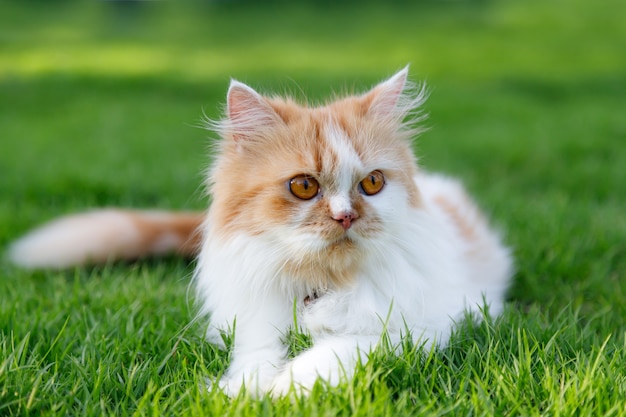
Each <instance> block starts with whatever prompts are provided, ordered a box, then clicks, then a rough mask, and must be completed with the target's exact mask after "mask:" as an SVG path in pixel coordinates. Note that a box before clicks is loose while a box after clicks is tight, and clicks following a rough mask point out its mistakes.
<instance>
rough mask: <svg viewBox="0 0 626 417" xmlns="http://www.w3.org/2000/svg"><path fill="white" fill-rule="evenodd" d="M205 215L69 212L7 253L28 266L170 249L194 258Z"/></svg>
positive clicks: (136, 255)
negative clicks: (71, 213) (69, 214)
mask: <svg viewBox="0 0 626 417" xmlns="http://www.w3.org/2000/svg"><path fill="white" fill-rule="evenodd" d="M204 218H205V216H204V214H202V213H169V212H161V211H135V210H117V209H105V210H98V211H93V212H88V213H84V214H77V215H71V216H67V217H62V218H59V219H57V220H53V221H52V222H50V223H48V224H45V225H43V226H41V227H40V228H38V229H35V230H33V231H32V232H30V233H29V234H27V235H26V236H24V237H22V238H21V239H19V240H18V241H16V242H15V243H14V244H13V245H12V246H11V247H10V248H9V257H10V258H11V260H12V261H13V262H14V263H16V264H18V265H21V266H23V267H27V268H67V267H71V266H75V265H84V264H92V263H104V262H108V261H114V260H134V259H138V258H142V257H146V256H155V255H165V254H168V253H178V254H180V255H182V256H185V257H193V256H194V255H195V254H196V253H197V251H198V249H199V242H200V232H199V227H200V225H201V224H202V222H203V221H204Z"/></svg>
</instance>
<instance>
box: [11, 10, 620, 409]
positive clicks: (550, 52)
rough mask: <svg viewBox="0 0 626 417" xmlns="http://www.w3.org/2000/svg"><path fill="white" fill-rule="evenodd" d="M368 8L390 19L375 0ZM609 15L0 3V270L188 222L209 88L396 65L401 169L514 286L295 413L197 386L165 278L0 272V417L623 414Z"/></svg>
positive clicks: (351, 74)
mask: <svg viewBox="0 0 626 417" xmlns="http://www.w3.org/2000/svg"><path fill="white" fill-rule="evenodd" d="M391 4H394V2H392V3H391ZM624 15H626V3H624V2H620V1H617V0H608V1H605V2H602V3H594V2H588V1H584V0H571V1H565V0H553V1H545V2H542V1H538V0H530V1H526V2H498V1H478V0H475V1H470V0H466V1H435V0H431V1H420V2H415V4H413V3H411V2H399V3H398V4H397V5H395V6H393V5H389V4H388V5H386V6H382V5H379V4H378V3H375V2H365V4H361V3H356V2H355V3H352V5H350V4H348V5H342V6H331V5H330V2H324V5H323V6H313V5H309V6H306V5H301V6H294V5H291V4H290V3H286V2H281V1H274V2H269V3H268V5H267V6H264V7H261V6H259V5H254V4H253V2H242V3H237V2H232V4H231V3H229V2H224V4H222V5H215V4H203V3H201V2H191V1H190V2H185V3H181V2H138V3H132V4H131V3H118V2H98V3H93V4H91V5H79V4H78V3H73V2H47V3H46V2H28V3H27V4H26V5H23V4H20V3H17V2H16V3H11V2H3V3H1V4H0V250H3V249H4V248H5V247H6V245H8V244H9V242H10V241H11V240H13V239H15V238H17V237H18V236H19V235H20V234H22V233H24V232H25V231H26V230H28V229H29V228H30V227H32V226H33V225H35V224H37V223H40V222H42V221H45V220H48V219H51V218H53V217H55V216H58V215H61V214H65V213H68V212H73V211H80V210H85V209H87V208H90V207H98V206H125V207H159V208H171V209H202V208H204V207H206V205H207V201H206V198H205V196H204V191H203V185H202V182H203V178H202V176H203V170H204V169H205V167H206V166H207V163H208V161H209V159H210V153H209V144H210V142H211V140H212V138H213V137H214V135H212V133H210V132H207V131H205V130H202V129H200V128H199V127H198V126H199V125H200V124H201V120H202V118H203V114H206V115H208V116H209V117H217V116H218V115H219V114H220V111H221V108H222V106H223V102H224V96H225V92H226V89H227V86H228V82H229V79H230V77H235V78H238V79H240V80H242V81H244V82H247V83H250V84H251V85H253V86H254V87H255V88H258V89H259V90H261V91H279V92H285V91H289V92H291V93H292V94H294V95H296V96H297V97H299V98H303V97H309V98H310V100H311V101H313V102H319V101H321V100H323V99H324V98H325V97H328V96H329V95H332V94H333V93H334V92H343V91H360V90H363V89H365V88H367V87H368V86H370V85H371V84H373V83H375V82H377V81H379V80H381V79H383V78H385V77H387V76H389V75H391V74H392V73H393V72H395V71H396V70H398V69H399V68H402V67H403V66H404V65H406V64H407V63H411V73H412V78H413V80H415V81H422V80H425V81H426V82H427V83H428V85H429V86H430V92H431V98H430V100H429V101H428V103H427V104H426V108H425V110H426V111H427V112H428V113H429V114H430V118H429V120H428V122H427V125H428V127H429V128H430V130H429V131H428V132H427V133H425V134H423V135H422V137H421V138H419V140H418V141H417V142H416V149H417V150H418V154H419V155H420V159H421V163H422V166H423V167H424V168H426V169H429V170H433V171H441V172H445V173H448V174H450V175H454V176H458V177H461V178H463V180H464V182H465V183H466V185H467V187H468V188H469V189H470V190H471V192H472V193H473V194H474V195H475V196H476V198H477V200H478V201H479V202H480V204H481V205H482V206H483V207H484V208H485V209H486V211H487V212H488V213H489V214H490V216H491V218H492V219H493V221H494V223H495V224H496V225H498V227H499V228H500V229H501V230H502V231H503V234H504V236H505V239H506V241H507V244H509V245H510V246H511V247H512V248H513V250H514V253H515V258H516V265H517V274H516V276H515V283H514V285H513V287H512V288H511V291H510V293H509V301H508V303H507V308H506V312H505V314H504V315H503V316H502V317H501V318H499V319H497V320H495V321H487V322H484V323H483V324H481V325H478V326H471V325H464V326H461V328H460V329H459V331H458V334H456V335H455V336H454V337H453V339H452V342H451V344H450V346H449V347H447V348H445V349H441V350H435V351H427V352H423V351H421V350H419V349H417V348H412V347H411V346H406V347H405V352H404V353H403V354H402V355H401V356H400V357H396V356H394V355H391V354H389V353H388V352H387V351H385V350H384V349H381V350H380V351H377V352H376V353H375V354H374V355H373V358H372V360H371V362H370V363H369V364H368V365H367V366H365V367H363V369H360V370H359V373H358V375H357V377H356V378H355V380H354V381H353V382H351V383H349V384H344V385H342V386H340V387H339V388H337V389H330V390H329V389H325V387H323V386H319V387H317V388H316V390H314V392H313V393H312V395H311V397H310V398H308V399H297V398H288V399H281V400H276V401H273V400H270V399H268V398H262V399H258V400H253V399H250V398H245V397H241V398H236V399H227V398H226V397H224V396H223V395H222V394H221V393H219V392H216V391H207V390H204V389H200V388H199V387H201V386H202V385H203V384H204V382H205V378H206V377H209V376H214V375H219V374H220V373H221V372H223V371H224V369H225V368H226V366H227V361H228V356H227V354H226V353H224V352H221V351H219V350H217V349H215V348H213V347H212V346H210V345H208V344H206V343H205V342H204V341H203V338H202V334H203V324H202V322H199V321H196V320H194V318H195V315H196V309H195V306H194V302H193V297H192V293H191V292H190V290H189V278H190V274H191V273H192V271H193V264H187V263H185V262H183V261H181V260H177V259H166V260H151V261H145V262H139V263H135V264H121V265H108V266H105V267H98V268H80V269H75V270H69V271H24V270H21V269H19V268H16V267H14V266H13V265H11V264H9V263H8V262H6V260H0V415H24V416H26V415H32V416H39V415H59V416H65V415H81V416H91V415H119V416H125V415H137V416H143V415H215V416H220V415H232V416H235V415H247V416H258V415H302V416H318V415H327V416H336V415H368V416H386V415H389V416H398V415H565V416H567V415H589V416H597V415H626V405H625V402H624V398H626V116H625V110H626V53H624V51H626V25H624V24H623V16H624Z"/></svg>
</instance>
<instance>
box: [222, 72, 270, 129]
mask: <svg viewBox="0 0 626 417" xmlns="http://www.w3.org/2000/svg"><path fill="white" fill-rule="evenodd" d="M227 115H228V122H229V123H228V125H229V127H230V130H231V133H232V135H233V138H234V139H235V140H236V141H239V140H246V139H249V138H250V137H251V136H252V135H254V134H255V132H258V131H259V130H260V129H264V128H266V127H271V126H273V125H274V124H275V123H278V122H279V121H280V118H279V117H278V115H277V114H276V112H275V111H274V109H273V108H272V107H271V106H270V105H269V103H268V102H267V101H266V100H265V99H264V98H263V97H262V96H261V95H260V94H259V93H257V92H256V91H254V90H253V89H252V88H250V87H248V86H247V85H245V84H244V83H241V82H239V81H237V80H231V82H230V87H229V88H228V95H227Z"/></svg>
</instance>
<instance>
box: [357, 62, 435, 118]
mask: <svg viewBox="0 0 626 417" xmlns="http://www.w3.org/2000/svg"><path fill="white" fill-rule="evenodd" d="M408 75H409V66H408V65H407V66H406V67H404V68H403V69H401V70H400V71H398V72H397V73H396V74H395V75H393V76H392V77H391V78H389V79H387V80H385V81H383V82H381V83H380V84H378V85H377V86H375V87H374V88H373V89H371V90H370V91H369V92H368V93H367V94H365V96H364V99H365V102H366V103H367V104H368V106H369V107H368V110H367V112H368V114H371V115H374V116H377V117H382V118H388V117H392V118H394V119H395V118H397V119H403V118H404V117H406V116H407V115H408V114H410V113H412V112H413V111H414V110H416V109H417V108H418V107H419V106H420V105H421V104H422V103H423V102H424V100H425V99H426V91H425V89H424V88H421V89H419V91H417V92H415V89H414V86H413V84H412V83H410V82H408V81H407V78H408Z"/></svg>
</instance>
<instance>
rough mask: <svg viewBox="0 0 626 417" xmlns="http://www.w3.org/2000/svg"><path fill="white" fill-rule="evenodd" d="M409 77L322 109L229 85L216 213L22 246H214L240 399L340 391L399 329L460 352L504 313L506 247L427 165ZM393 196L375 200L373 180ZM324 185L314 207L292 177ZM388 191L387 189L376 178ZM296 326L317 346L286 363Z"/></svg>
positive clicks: (207, 279) (206, 263) (93, 220)
mask: <svg viewBox="0 0 626 417" xmlns="http://www.w3.org/2000/svg"><path fill="white" fill-rule="evenodd" d="M407 73H408V69H407V68H405V69H404V70H402V71H400V72H398V73H397V74H396V75H394V76H393V77H391V78H390V79H388V80H386V81H384V82H382V83H380V84H378V85H377V86H375V87H374V88H373V89H372V90H370V91H369V92H367V93H365V94H363V95H359V96H348V97H345V98H341V99H337V100H334V101H332V102H330V103H328V104H327V105H324V106H321V107H307V106H305V105H299V104H297V103H295V102H294V101H293V100H291V99H286V98H280V97H264V96H261V95H260V94H258V93H257V92H256V91H254V90H253V89H251V88H250V87H248V86H246V85H245V84H242V83H240V82H237V81H232V82H231V85H230V89H229V91H228V97H227V111H226V117H225V119H224V120H222V121H218V122H214V123H212V124H211V127H212V128H213V129H214V130H216V131H217V132H218V133H219V134H220V136H221V141H219V144H218V147H217V149H216V157H215V162H214V164H213V166H212V168H211V169H210V173H209V178H208V186H209V191H210V194H211V198H212V204H211V207H210V209H209V211H208V215H206V216H205V215H202V214H194V213H190V214H183V215H177V214H171V213H155V212H133V211H122V210H107V211H99V212H94V213H88V214H84V215H78V216H70V217H67V218H64V219H61V220H58V221H56V222H53V223H51V224H49V225H47V226H44V227H43V228H42V229H39V230H36V231H35V232H33V233H31V234H30V235H27V236H26V237H25V238H23V239H22V240H20V241H18V242H17V243H16V244H15V245H14V246H13V247H12V249H11V256H12V258H13V259H14V260H15V261H16V262H17V263H20V264H22V265H25V266H29V267H51V266H52V267H66V266H70V265H75V264H81V263H86V262H104V261H107V260H111V259H119V258H125V259H129V258H137V257H141V256H146V255H151V254H159V253H163V252H167V251H178V252H180V253H182V254H185V255H190V254H192V253H195V252H196V250H197V247H198V245H197V244H196V243H198V239H199V236H198V235H197V234H196V233H195V231H196V228H197V227H198V226H200V224H202V225H201V231H202V244H201V249H200V254H199V257H198V267H197V271H196V273H195V278H194V283H195V286H196V288H197V293H198V298H199V300H200V302H201V306H202V307H201V311H202V313H205V314H207V315H208V316H209V317H210V325H209V328H208V331H207V336H208V338H209V339H210V340H211V341H213V342H215V343H220V342H221V340H222V338H221V333H222V332H229V331H234V346H233V352H232V361H231V364H230V367H229V369H228V371H227V372H226V374H225V375H224V376H223V377H222V378H221V380H220V381H219V382H218V383H219V386H220V387H221V388H222V389H224V390H225V391H226V392H227V393H228V394H229V395H237V394H238V393H239V392H240V390H241V389H242V387H244V386H245V387H246V388H247V389H248V391H249V392H251V393H252V394H263V393H265V392H271V393H273V395H281V394H284V393H286V392H287V391H288V390H290V389H291V387H292V386H295V387H296V389H298V390H299V391H301V392H306V390H308V389H310V388H311V387H312V385H313V384H314V382H315V380H316V379H317V378H320V377H321V378H324V379H326V380H327V381H328V382H329V383H331V384H337V383H338V382H339V381H340V380H341V379H342V378H344V377H347V378H349V377H351V376H352V374H353V372H354V368H355V366H356V364H357V363H358V362H359V361H366V360H367V356H368V353H369V352H370V351H371V349H373V348H374V347H375V346H376V345H377V344H378V343H379V342H380V340H381V336H382V335H383V334H384V333H385V332H387V335H388V336H389V339H390V340H391V341H392V342H398V341H399V340H400V337H401V336H402V335H403V334H405V333H406V331H407V330H408V332H409V333H410V335H411V336H412V337H413V338H414V339H415V340H416V342H418V343H427V344H439V345H443V344H445V343H446V342H447V340H448V337H449V335H450V332H451V329H452V326H453V324H454V322H455V321H456V320H458V319H462V318H463V316H464V314H465V313H466V312H468V311H470V312H471V311H478V310H479V309H482V308H483V307H484V306H488V310H489V312H490V313H491V314H492V315H497V314H499V313H500V312H501V311H502V308H503V298H504V293H505V291H506V289H507V286H508V284H509V280H510V277H511V273H512V266H511V258H510V255H509V251H508V250H507V249H506V248H505V247H504V246H503V245H502V243H501V241H500V239H499V237H498V236H497V234H496V233H494V232H493V231H492V230H491V229H490V228H489V226H488V224H487V221H486V220H485V218H484V217H483V215H482V214H481V213H480V211H479V210H478V209H477V207H476V206H475V205H474V203H473V202H472V201H471V199H470V198H469V197H468V196H467V194H466V193H465V191H464V190H463V188H462V186H461V185H460V184H459V183H458V182H456V181H455V180H453V179H450V178H446V177H443V176H440V175H433V174H427V173H425V172H422V171H421V170H419V169H418V166H417V162H416V158H415V156H414V154H413V152H412V140H413V138H414V136H415V135H416V134H417V133H419V129H418V128H417V127H416V123H415V122H416V121H417V120H419V119H420V116H419V106H420V105H421V104H422V102H423V101H424V99H425V94H424V90H416V89H414V88H412V86H411V85H410V84H408V83H407ZM373 172H377V173H380V174H382V175H383V176H384V184H383V187H382V189H381V190H380V191H379V192H378V193H376V194H373V195H368V194H367V193H366V192H364V186H363V185H361V181H363V180H371V178H372V177H371V173H373ZM301 175H305V176H307V178H308V179H310V181H311V183H312V184H317V185H318V186H319V189H318V192H317V194H316V195H315V196H314V197H313V198H311V199H309V200H303V199H300V198H298V197H296V194H295V193H292V192H291V191H290V181H291V180H292V179H293V178H296V177H298V176H301ZM379 185H380V184H379ZM294 305H295V308H296V310H295V311H296V314H297V318H298V322H299V324H300V325H301V326H303V327H304V328H305V330H307V331H308V332H310V334H311V336H312V338H313V347H312V348H310V349H309V350H307V351H305V352H303V353H302V354H300V355H298V356H297V357H296V358H294V359H292V360H288V359H287V349H286V347H285V345H284V344H283V338H284V336H285V334H286V333H287V332H288V330H289V328H290V326H292V325H293V317H294V316H293V314H294Z"/></svg>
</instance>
